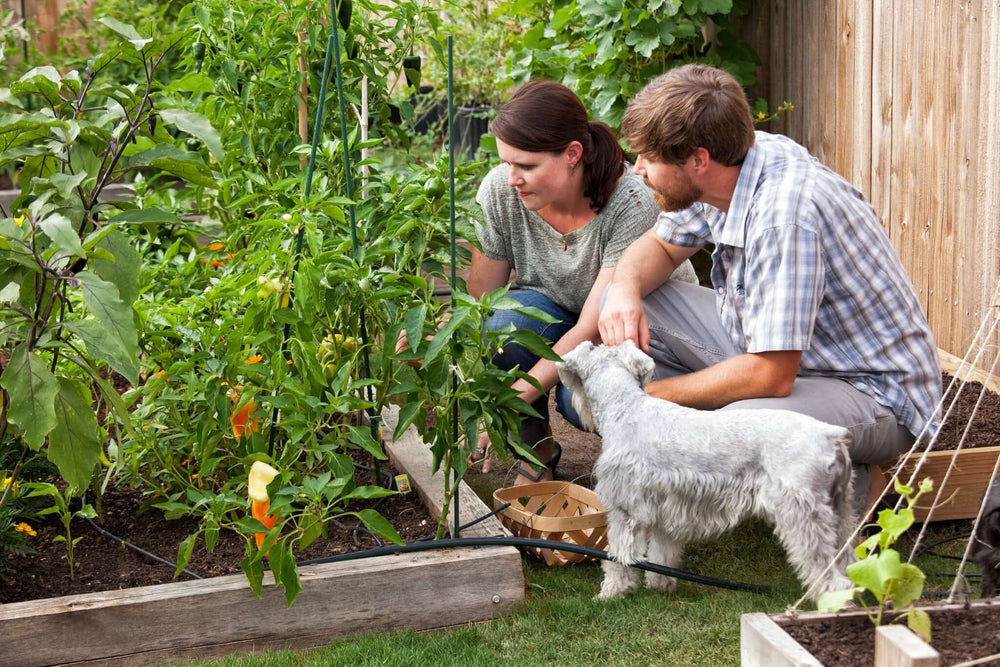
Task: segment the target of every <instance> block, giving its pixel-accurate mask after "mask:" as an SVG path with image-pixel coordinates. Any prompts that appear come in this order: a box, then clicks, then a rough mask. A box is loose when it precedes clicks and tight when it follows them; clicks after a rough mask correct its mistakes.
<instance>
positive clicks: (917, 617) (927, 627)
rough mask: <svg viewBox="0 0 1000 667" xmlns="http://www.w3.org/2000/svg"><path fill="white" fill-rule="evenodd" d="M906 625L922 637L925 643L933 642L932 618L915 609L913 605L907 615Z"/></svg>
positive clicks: (924, 612)
mask: <svg viewBox="0 0 1000 667" xmlns="http://www.w3.org/2000/svg"><path fill="white" fill-rule="evenodd" d="M906 625H907V626H909V628H910V630H913V631H914V632H915V633H917V634H918V635H920V638H921V639H923V640H924V641H925V642H928V643H930V641H931V617H930V616H929V615H928V614H927V612H926V611H924V610H922V609H915V608H914V607H913V606H912V605H911V606H910V611H908V612H907V613H906Z"/></svg>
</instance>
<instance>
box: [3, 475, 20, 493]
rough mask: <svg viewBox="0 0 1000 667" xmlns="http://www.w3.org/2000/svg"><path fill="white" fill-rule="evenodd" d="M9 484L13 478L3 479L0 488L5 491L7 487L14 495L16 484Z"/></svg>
mask: <svg viewBox="0 0 1000 667" xmlns="http://www.w3.org/2000/svg"><path fill="white" fill-rule="evenodd" d="M11 482H14V479H13V478H11V477H4V478H3V484H2V485H0V488H4V489H6V488H7V487H8V486H10V490H11V491H13V492H14V493H17V482H14V484H13V486H12V485H11Z"/></svg>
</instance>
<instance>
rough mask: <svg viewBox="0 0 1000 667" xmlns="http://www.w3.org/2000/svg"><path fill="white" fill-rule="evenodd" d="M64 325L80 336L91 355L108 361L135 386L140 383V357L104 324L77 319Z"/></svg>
mask: <svg viewBox="0 0 1000 667" xmlns="http://www.w3.org/2000/svg"><path fill="white" fill-rule="evenodd" d="M64 326H65V327H66V328H67V329H68V330H69V331H72V332H73V333H75V334H76V335H78V336H79V337H80V339H81V340H82V341H83V343H84V345H86V346H87V353H88V354H89V355H90V356H91V357H93V358H95V359H100V360H102V361H106V362H107V363H108V365H109V366H111V368H113V369H115V370H116V371H118V372H119V373H121V374H122V375H123V376H125V378H126V379H127V380H128V381H129V382H131V383H132V385H133V386H136V385H138V384H139V367H138V363H139V362H138V359H137V358H136V357H135V356H132V355H130V354H129V353H128V350H126V349H125V346H124V345H122V342H121V340H119V339H118V338H117V337H116V336H113V335H109V334H108V330H107V329H106V328H105V327H104V326H103V325H102V324H100V323H99V322H96V321H94V320H76V321H69V322H65V323H64Z"/></svg>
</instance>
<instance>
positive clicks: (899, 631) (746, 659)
mask: <svg viewBox="0 0 1000 667" xmlns="http://www.w3.org/2000/svg"><path fill="white" fill-rule="evenodd" d="M971 606H972V607H973V608H976V607H991V606H992V607H995V606H996V603H995V602H993V603H991V602H990V601H988V600H983V601H974V602H972V604H971ZM924 609H927V610H932V609H933V610H962V609H966V605H964V604H952V605H937V606H934V607H924ZM864 615H865V612H864V611H850V612H840V613H837V614H820V613H815V612H807V613H802V614H799V615H798V616H797V617H796V618H791V617H789V616H787V615H785V614H774V615H768V614H764V613H754V614H743V616H742V617H741V618H740V665H741V666H742V667H823V663H821V662H820V661H819V660H818V659H817V658H816V657H815V656H813V655H812V654H811V653H809V651H807V650H806V649H805V647H803V646H802V645H801V644H799V643H798V642H797V641H795V640H794V639H793V638H792V636H791V635H789V634H788V633H787V632H785V629H784V628H786V627H788V626H790V625H792V624H802V623H805V624H808V623H817V622H820V621H827V620H830V619H834V618H855V617H859V616H864ZM932 627H933V624H932ZM984 630H987V631H990V630H992V628H986V629H984ZM874 664H875V667H890V666H891V667H911V666H912V667H937V665H938V664H939V654H938V652H937V651H936V650H935V649H934V648H933V647H932V646H930V645H929V644H927V643H926V642H925V641H924V640H923V639H921V638H920V637H918V636H917V635H915V634H914V633H913V632H911V631H910V629H909V628H907V627H905V626H903V625H898V624H888V625H883V626H881V627H879V628H878V629H877V630H876V633H875V663H874Z"/></svg>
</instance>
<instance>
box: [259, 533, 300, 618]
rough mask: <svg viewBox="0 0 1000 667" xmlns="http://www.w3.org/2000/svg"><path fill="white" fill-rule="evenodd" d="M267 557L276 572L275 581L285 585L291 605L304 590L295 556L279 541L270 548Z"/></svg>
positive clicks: (287, 599) (272, 570)
mask: <svg viewBox="0 0 1000 667" xmlns="http://www.w3.org/2000/svg"><path fill="white" fill-rule="evenodd" d="M267 559H268V562H269V563H270V565H271V572H272V573H273V574H274V581H275V583H280V584H281V585H282V587H284V589H285V602H286V603H287V604H288V606H289V607H291V606H292V602H294V601H295V598H296V596H298V594H299V593H300V592H301V591H302V582H300V581H299V572H298V569H297V568H296V566H295V558H294V557H293V556H292V554H291V553H290V552H289V551H288V548H287V547H286V546H285V544H284V543H282V542H277V543H275V544H274V545H273V546H272V547H271V548H270V549H269V550H268V556H267Z"/></svg>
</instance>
